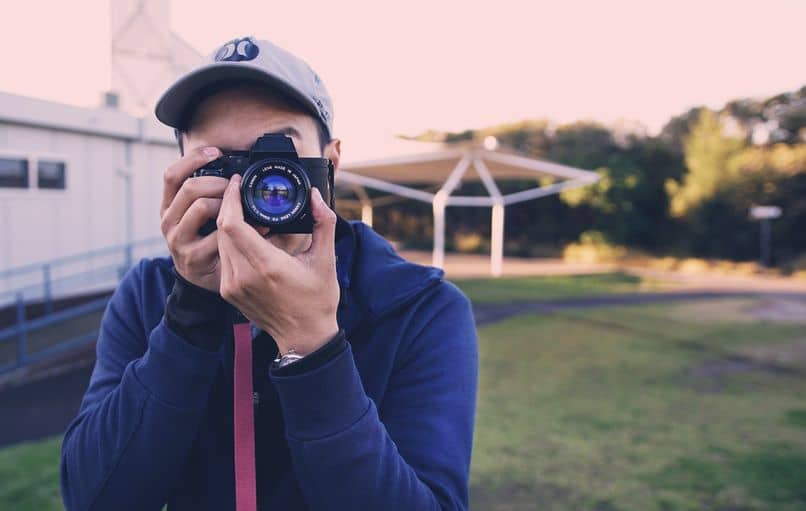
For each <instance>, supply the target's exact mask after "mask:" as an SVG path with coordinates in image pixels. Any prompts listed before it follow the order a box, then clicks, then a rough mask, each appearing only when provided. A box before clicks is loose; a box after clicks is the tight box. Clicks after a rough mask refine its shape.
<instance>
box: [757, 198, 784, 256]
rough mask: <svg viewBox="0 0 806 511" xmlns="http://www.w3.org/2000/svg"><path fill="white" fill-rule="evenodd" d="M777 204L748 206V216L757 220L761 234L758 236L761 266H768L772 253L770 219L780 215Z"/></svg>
mask: <svg viewBox="0 0 806 511" xmlns="http://www.w3.org/2000/svg"><path fill="white" fill-rule="evenodd" d="M781 213H782V211H781V208H780V207H778V206H753V207H751V208H750V217H751V218H753V219H754V220H759V222H760V224H761V225H760V228H761V235H760V237H759V254H760V262H761V266H763V267H765V268H766V267H768V266H769V265H770V259H771V255H772V230H771V228H770V227H771V226H770V221H771V220H773V219H775V218H779V217H780V216H781Z"/></svg>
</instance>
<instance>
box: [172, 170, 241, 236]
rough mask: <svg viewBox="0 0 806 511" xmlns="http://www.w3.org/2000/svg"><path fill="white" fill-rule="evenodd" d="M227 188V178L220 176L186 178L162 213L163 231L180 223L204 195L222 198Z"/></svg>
mask: <svg viewBox="0 0 806 511" xmlns="http://www.w3.org/2000/svg"><path fill="white" fill-rule="evenodd" d="M226 188H227V180H226V179H222V178H220V177H214V176H202V177H194V178H192V179H188V180H186V181H185V182H184V183H183V184H182V186H181V187H180V188H179V192H177V194H176V196H175V197H174V200H173V202H171V204H169V205H168V208H167V209H166V210H165V212H164V213H163V215H162V225H161V227H162V232H163V233H165V232H167V231H169V230H171V228H172V226H174V225H176V224H178V223H179V222H180V221H181V219H182V218H183V217H184V215H185V213H186V212H187V210H188V208H190V206H191V205H192V204H193V203H194V202H195V201H197V200H198V199H200V198H202V197H209V198H221V197H223V195H224V190H225V189H226Z"/></svg>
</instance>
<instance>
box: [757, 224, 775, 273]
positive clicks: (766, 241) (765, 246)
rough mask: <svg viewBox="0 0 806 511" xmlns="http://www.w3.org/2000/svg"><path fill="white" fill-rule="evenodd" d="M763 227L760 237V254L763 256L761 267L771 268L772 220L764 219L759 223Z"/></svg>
mask: <svg viewBox="0 0 806 511" xmlns="http://www.w3.org/2000/svg"><path fill="white" fill-rule="evenodd" d="M759 224H760V226H761V236H759V245H760V247H759V253H760V256H761V266H763V267H764V268H768V267H769V266H770V254H771V252H772V232H771V229H770V219H769V218H764V219H762V220H761V221H760V222H759Z"/></svg>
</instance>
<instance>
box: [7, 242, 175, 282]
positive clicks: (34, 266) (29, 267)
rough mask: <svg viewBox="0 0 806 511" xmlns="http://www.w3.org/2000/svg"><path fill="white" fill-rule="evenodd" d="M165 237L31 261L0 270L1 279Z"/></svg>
mask: <svg viewBox="0 0 806 511" xmlns="http://www.w3.org/2000/svg"><path fill="white" fill-rule="evenodd" d="M164 240H165V238H163V237H161V236H154V237H151V238H144V239H141V240H136V241H132V242H131V243H122V244H120V245H111V246H108V247H103V248H97V249H94V250H89V251H87V252H81V253H78V254H71V255H67V256H62V257H57V258H55V259H50V260H47V261H41V262H38V263H30V264H25V265H22V266H16V267H14V268H7V269H5V270H0V279H5V278H9V277H16V276H18V275H24V274H26V273H33V272H34V271H37V272H40V271H42V268H43V267H45V266H49V267H50V268H54V267H57V266H63V265H65V264H69V263H74V262H76V261H81V260H82V259H88V258H91V257H98V256H100V255H110V254H114V253H117V252H121V251H125V250H127V249H128V248H130V247H131V248H136V247H141V246H147V245H153V244H156V243H158V242H164Z"/></svg>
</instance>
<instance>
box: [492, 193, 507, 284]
mask: <svg viewBox="0 0 806 511" xmlns="http://www.w3.org/2000/svg"><path fill="white" fill-rule="evenodd" d="M490 241H491V243H490V245H491V246H490V273H492V275H493V277H500V276H501V273H502V267H503V263H504V204H503V202H499V203H497V204H494V205H493V214H492V239H491V240H490Z"/></svg>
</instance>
